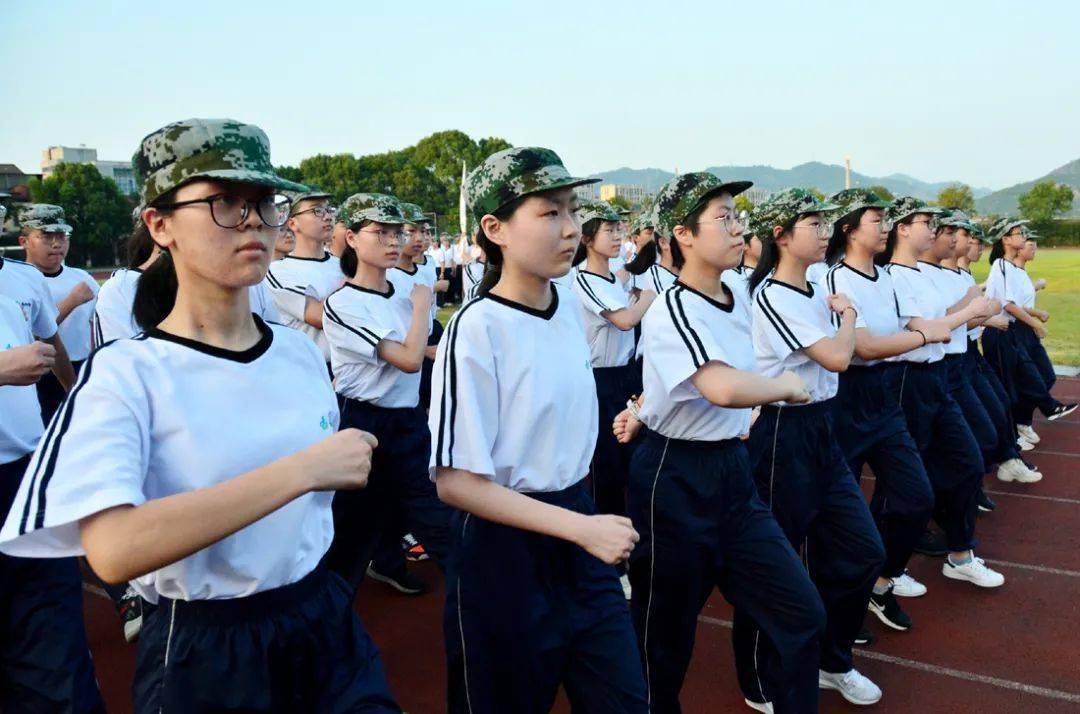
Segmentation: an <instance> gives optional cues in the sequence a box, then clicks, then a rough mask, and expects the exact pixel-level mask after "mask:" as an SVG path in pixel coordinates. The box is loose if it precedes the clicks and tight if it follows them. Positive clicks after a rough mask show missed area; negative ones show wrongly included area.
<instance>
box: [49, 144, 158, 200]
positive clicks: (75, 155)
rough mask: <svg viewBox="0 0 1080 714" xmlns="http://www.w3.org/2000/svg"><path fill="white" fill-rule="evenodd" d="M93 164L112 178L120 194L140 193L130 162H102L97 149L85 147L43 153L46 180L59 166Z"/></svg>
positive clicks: (53, 148) (63, 147)
mask: <svg viewBox="0 0 1080 714" xmlns="http://www.w3.org/2000/svg"><path fill="white" fill-rule="evenodd" d="M61 163H66V164H93V165H94V167H95V168H97V170H98V172H99V173H101V175H102V176H104V177H106V178H111V179H112V180H113V181H115V182H116V185H117V186H118V187H119V188H120V193H123V194H125V195H130V194H133V193H138V190H139V187H138V184H137V183H136V182H135V171H134V170H133V169H132V168H131V162H130V161H100V160H98V156H97V149H90V148H87V147H86V146H85V145H84V146H77V147H75V146H50V147H49V148H47V149H45V150H44V151H42V152H41V174H42V176H43V177H44V178H48V177H49V176H51V175H52V173H53V170H54V169H55V168H56V165H57V164H61Z"/></svg>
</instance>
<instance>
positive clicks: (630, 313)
mask: <svg viewBox="0 0 1080 714" xmlns="http://www.w3.org/2000/svg"><path fill="white" fill-rule="evenodd" d="M655 299H656V293H654V292H653V291H652V290H643V291H642V292H641V296H640V297H639V298H638V301H637V302H635V303H634V304H633V305H631V306H630V307H624V308H622V309H619V310H604V311H603V312H601V313H600V315H601V316H603V317H604V319H606V320H607V321H608V322H610V323H611V324H612V325H615V327H618V328H619V329H620V330H623V331H625V330H632V329H634V328H635V327H637V325H638V323H639V322H641V318H643V317H645V312H646V311H647V310H648V309H649V306H650V305H652V303H653V300H655Z"/></svg>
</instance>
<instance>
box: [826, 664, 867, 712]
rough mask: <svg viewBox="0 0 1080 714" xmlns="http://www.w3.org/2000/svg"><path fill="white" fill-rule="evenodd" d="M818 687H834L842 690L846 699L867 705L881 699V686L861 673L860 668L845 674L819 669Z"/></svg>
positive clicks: (839, 690)
mask: <svg viewBox="0 0 1080 714" xmlns="http://www.w3.org/2000/svg"><path fill="white" fill-rule="evenodd" d="M817 683H818V688H820V689H832V690H835V691H837V692H840V694H841V696H843V697H844V699H846V700H848V701H849V702H851V703H852V704H860V705H862V706H867V705H870V704H877V703H878V701H879V700H880V699H881V687H879V686H878V685H876V684H874V683H873V682H871V681H870V680H869V679H867V678H866V677H864V676H863V675H861V674H859V670H857V669H851V670H848V671H847V672H844V673H843V674H832V673H830V672H824V671H822V670H820V669H819V670H818V675H817Z"/></svg>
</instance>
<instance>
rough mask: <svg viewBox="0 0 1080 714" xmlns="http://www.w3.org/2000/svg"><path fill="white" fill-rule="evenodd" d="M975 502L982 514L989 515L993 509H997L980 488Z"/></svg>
mask: <svg viewBox="0 0 1080 714" xmlns="http://www.w3.org/2000/svg"><path fill="white" fill-rule="evenodd" d="M976 500H977V502H978V504H979V510H980V511H981V512H983V513H990V512H991V511H993V510H994V509H995V508H997V504H996V503H994V499H992V498H990V497H989V496H987V495H986V492H985V491H983V490H982V489H981V488H980V489H979V493H978V495H977V496H976Z"/></svg>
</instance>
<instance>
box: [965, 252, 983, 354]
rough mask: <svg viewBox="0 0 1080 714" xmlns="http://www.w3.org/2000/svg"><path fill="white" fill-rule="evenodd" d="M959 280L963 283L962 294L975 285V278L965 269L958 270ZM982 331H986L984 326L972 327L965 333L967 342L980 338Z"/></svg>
mask: <svg viewBox="0 0 1080 714" xmlns="http://www.w3.org/2000/svg"><path fill="white" fill-rule="evenodd" d="M960 279H961V280H962V281H963V285H964V292H965V293H966V292H967V291H968V290H969V289H971V286H972V285H976V284H977V283H976V282H975V276H973V275H972V274H971V271H970V270H968V269H967V268H960ZM984 329H986V328H985V327H984V326H982V325H976V326H975V327H972V328H971V329H969V330H968V331H967V336H968V339H969V340H977V339H979V338H980V337H982V333H983V330H984Z"/></svg>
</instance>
